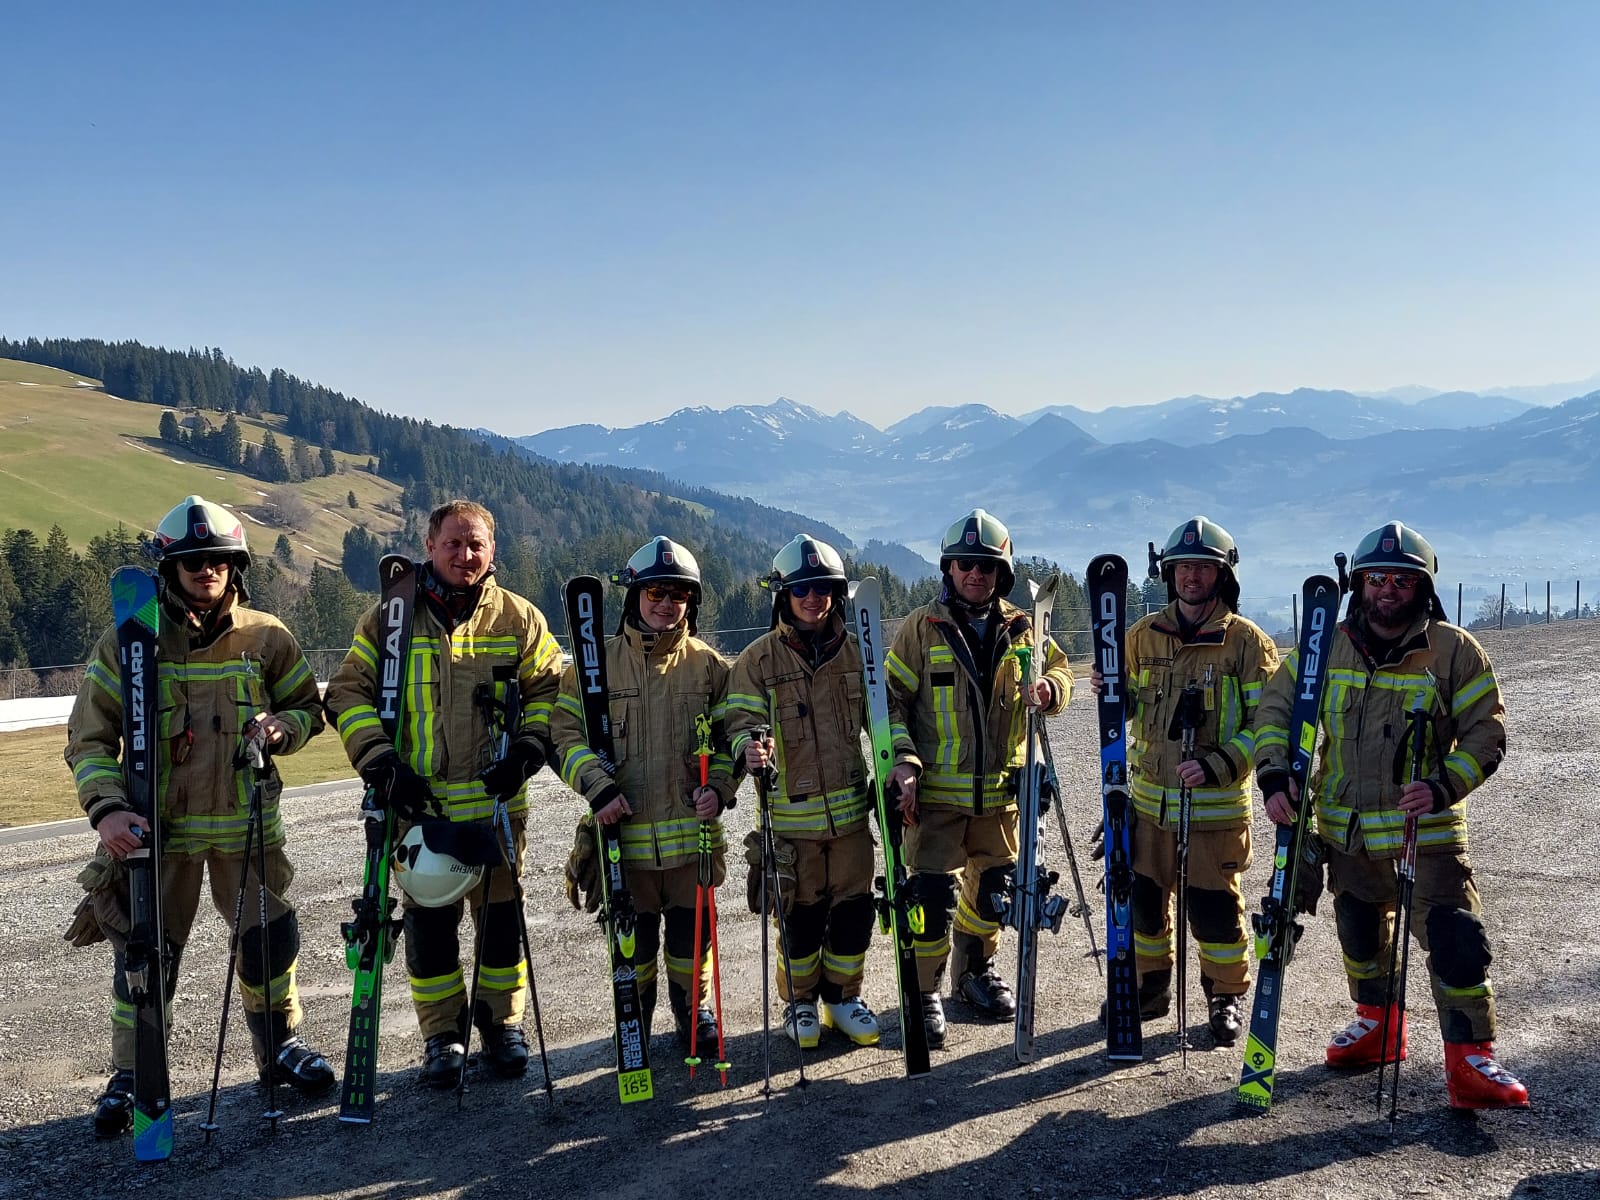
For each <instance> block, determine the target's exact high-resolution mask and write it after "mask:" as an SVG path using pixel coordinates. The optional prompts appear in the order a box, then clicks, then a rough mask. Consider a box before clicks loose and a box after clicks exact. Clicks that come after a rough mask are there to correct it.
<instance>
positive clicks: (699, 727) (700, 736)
mask: <svg viewBox="0 0 1600 1200" xmlns="http://www.w3.org/2000/svg"><path fill="white" fill-rule="evenodd" d="M694 736H695V746H694V752H695V753H696V754H698V755H699V756H700V786H701V787H708V786H710V783H711V718H710V717H708V716H706V714H705V713H697V714H696V715H695V718H694Z"/></svg>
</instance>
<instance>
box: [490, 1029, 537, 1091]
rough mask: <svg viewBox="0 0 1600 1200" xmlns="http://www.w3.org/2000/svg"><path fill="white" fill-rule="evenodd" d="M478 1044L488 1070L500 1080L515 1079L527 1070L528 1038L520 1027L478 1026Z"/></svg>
mask: <svg viewBox="0 0 1600 1200" xmlns="http://www.w3.org/2000/svg"><path fill="white" fill-rule="evenodd" d="M478 1044H479V1045H480V1046H482V1047H483V1059H484V1061H485V1062H487V1063H488V1064H489V1069H490V1070H491V1071H493V1072H494V1073H495V1074H496V1075H497V1076H499V1077H500V1078H501V1079H517V1078H519V1077H520V1076H521V1075H523V1073H525V1072H526V1071H527V1069H528V1038H527V1035H526V1034H524V1033H523V1032H522V1026H521V1025H492V1024H489V1025H480V1026H478Z"/></svg>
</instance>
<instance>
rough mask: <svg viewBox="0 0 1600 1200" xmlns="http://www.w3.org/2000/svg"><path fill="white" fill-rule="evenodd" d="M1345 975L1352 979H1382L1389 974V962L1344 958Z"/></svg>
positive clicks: (1373, 959)
mask: <svg viewBox="0 0 1600 1200" xmlns="http://www.w3.org/2000/svg"><path fill="white" fill-rule="evenodd" d="M1344 973H1345V974H1346V975H1348V976H1350V978H1351V979H1361V980H1367V979H1381V978H1383V977H1384V976H1386V975H1387V974H1388V961H1387V959H1386V960H1385V961H1384V962H1379V961H1378V960H1377V959H1375V958H1368V959H1359V958H1351V957H1350V956H1349V955H1348V954H1346V955H1345V956H1344Z"/></svg>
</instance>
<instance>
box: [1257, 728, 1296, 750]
mask: <svg viewBox="0 0 1600 1200" xmlns="http://www.w3.org/2000/svg"><path fill="white" fill-rule="evenodd" d="M1255 739H1256V753H1257V754H1260V753H1261V752H1262V751H1264V750H1288V749H1289V730H1288V728H1287V727H1285V726H1283V725H1260V726H1257V727H1256V730H1255Z"/></svg>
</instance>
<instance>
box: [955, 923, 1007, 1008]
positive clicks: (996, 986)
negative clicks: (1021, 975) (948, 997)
mask: <svg viewBox="0 0 1600 1200" xmlns="http://www.w3.org/2000/svg"><path fill="white" fill-rule="evenodd" d="M950 957H951V958H953V959H954V960H955V961H956V962H958V963H965V964H966V968H965V969H964V970H963V971H962V972H961V974H960V975H959V976H958V977H957V978H956V994H957V995H958V996H960V997H961V998H962V999H963V1000H965V1001H966V1002H967V1003H968V1004H970V1005H972V1007H973V1008H975V1009H977V1010H978V1012H979V1013H980V1014H981V1015H983V1016H985V1017H988V1018H989V1019H990V1020H991V1021H1009V1020H1011V1019H1012V1018H1013V1017H1015V1016H1016V1015H1017V1000H1016V997H1015V996H1013V995H1012V994H1011V987H1010V985H1009V984H1007V983H1006V981H1005V980H1004V979H1002V978H1000V972H998V971H997V970H995V967H994V961H993V960H992V959H989V958H985V957H984V954H983V943H982V942H980V941H979V940H978V939H977V938H976V937H974V936H973V935H972V934H970V933H958V934H956V936H955V942H954V945H953V946H952V948H951V954H950Z"/></svg>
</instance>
